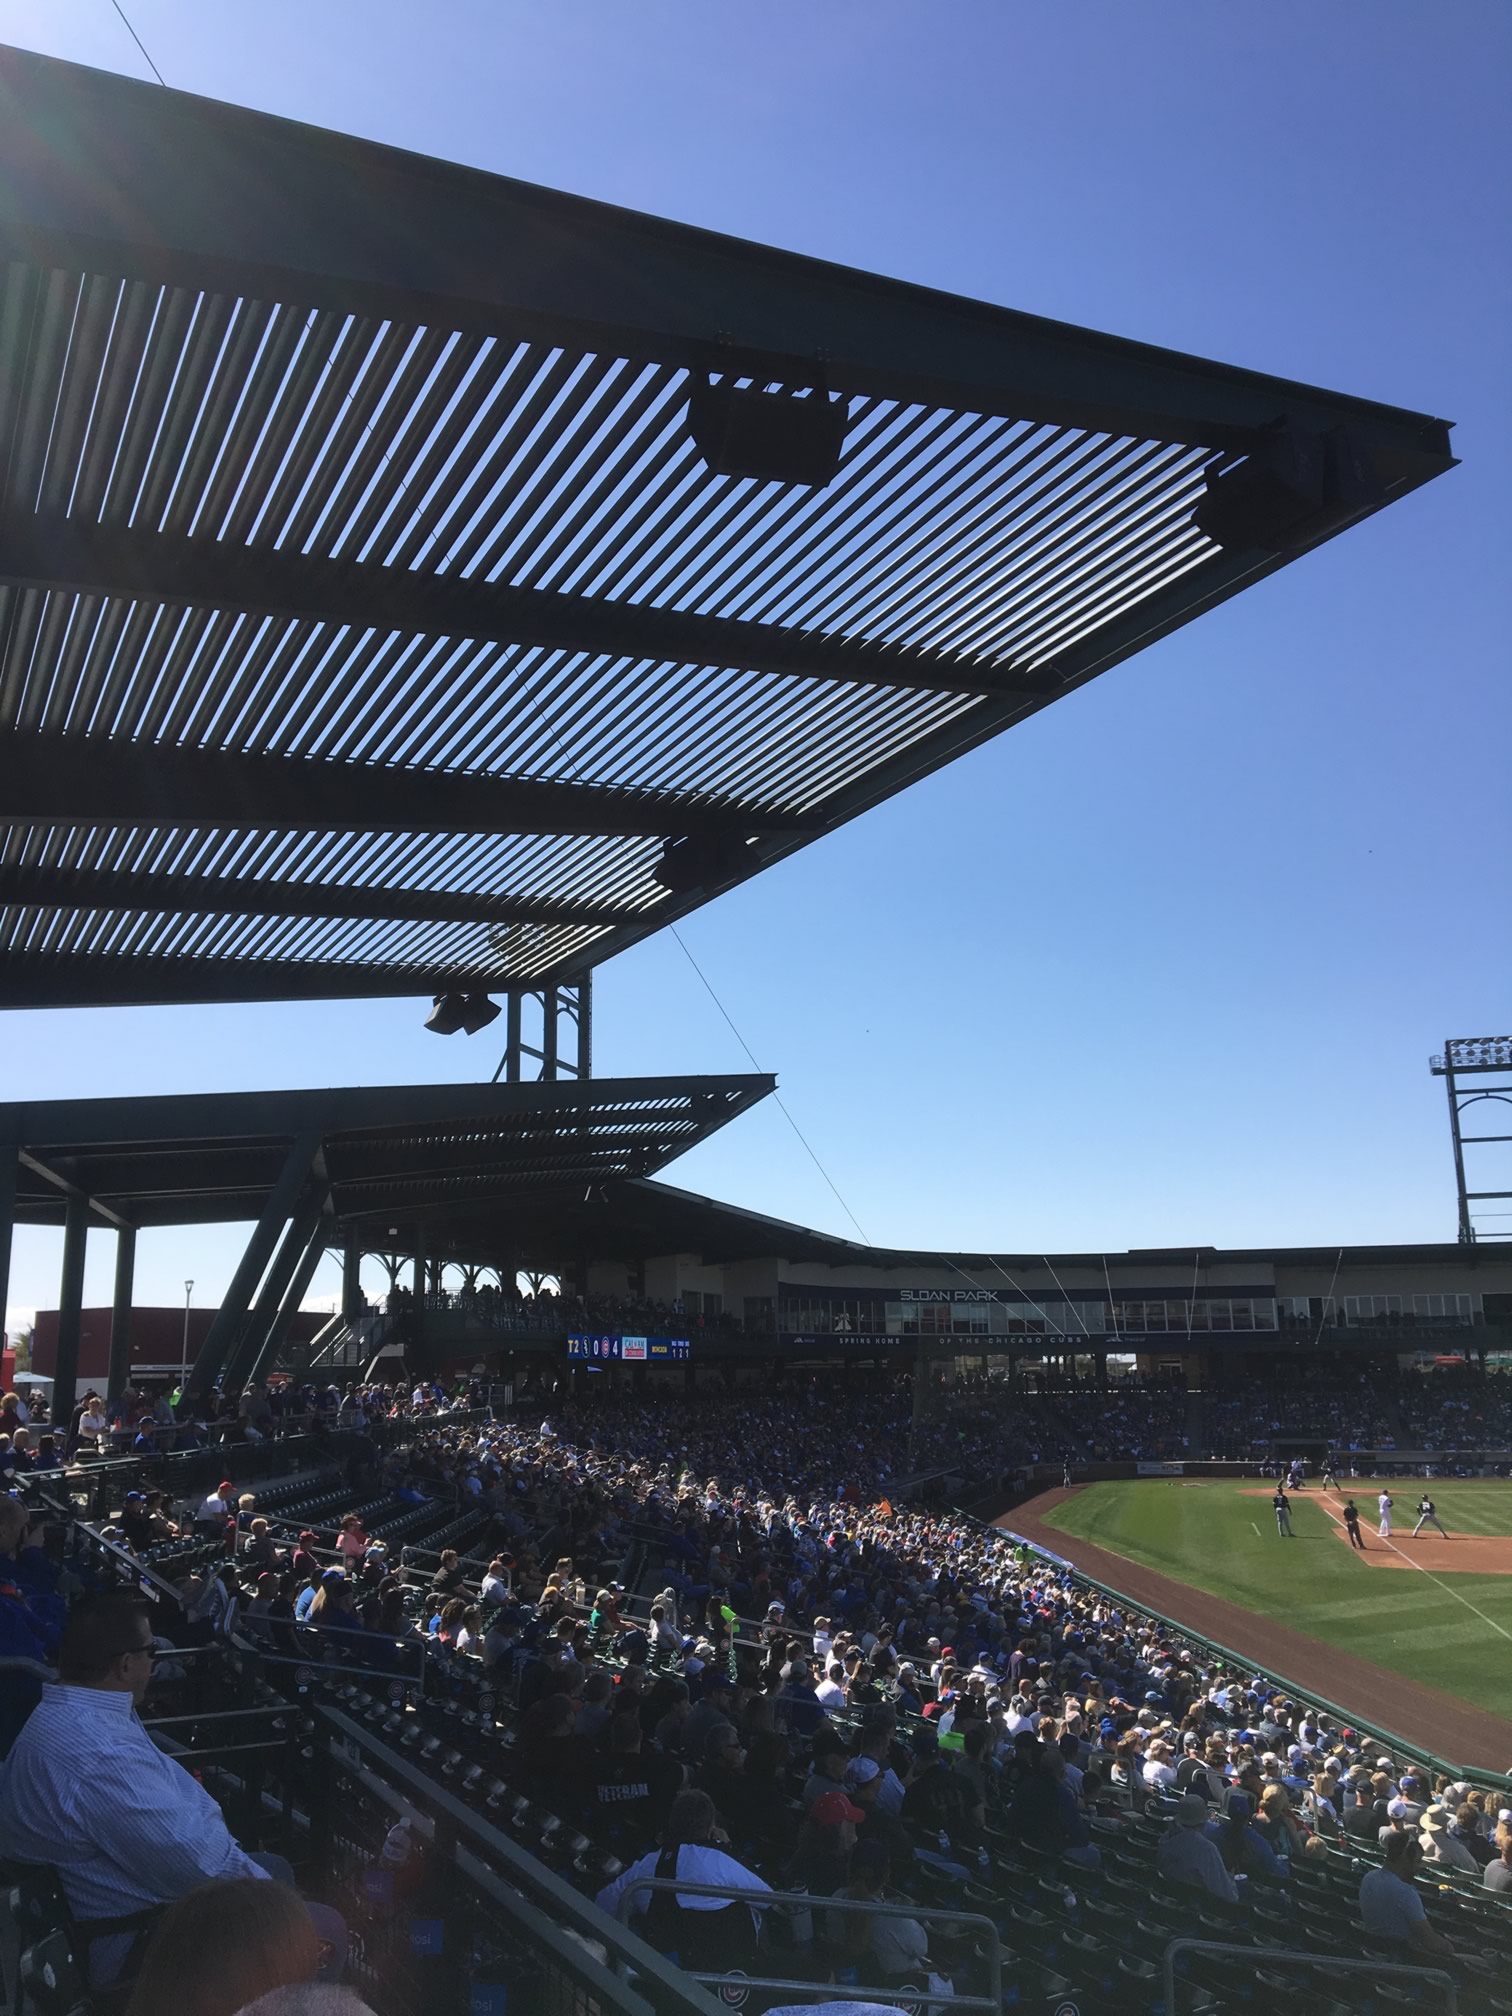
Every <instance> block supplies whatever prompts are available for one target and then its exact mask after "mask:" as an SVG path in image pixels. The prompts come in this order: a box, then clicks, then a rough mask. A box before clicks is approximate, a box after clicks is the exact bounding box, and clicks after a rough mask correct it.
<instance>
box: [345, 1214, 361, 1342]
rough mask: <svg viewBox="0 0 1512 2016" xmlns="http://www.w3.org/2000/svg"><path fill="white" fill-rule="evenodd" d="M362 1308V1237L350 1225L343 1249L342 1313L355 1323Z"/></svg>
mask: <svg viewBox="0 0 1512 2016" xmlns="http://www.w3.org/2000/svg"><path fill="white" fill-rule="evenodd" d="M361 1310H362V1238H361V1235H360V1234H359V1232H358V1230H357V1228H356V1226H355V1225H349V1226H348V1227H347V1231H346V1237H345V1239H344V1241H343V1243H342V1249H341V1313H342V1315H343V1316H344V1317H345V1318H346V1320H347V1322H348V1323H355V1322H356V1320H357V1318H358V1315H359V1314H360V1313H361Z"/></svg>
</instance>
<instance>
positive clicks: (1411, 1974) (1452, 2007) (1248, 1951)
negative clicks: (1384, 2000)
mask: <svg viewBox="0 0 1512 2016" xmlns="http://www.w3.org/2000/svg"><path fill="white" fill-rule="evenodd" d="M1182 1953H1206V1954H1209V1955H1210V1956H1212V1957H1214V1958H1222V1959H1226V1960H1238V1961H1241V1962H1242V1963H1243V1964H1244V1965H1245V1967H1247V1968H1248V1969H1249V1970H1251V1971H1253V1970H1254V1969H1255V1968H1256V1967H1258V1966H1265V1967H1301V1968H1304V1969H1307V1970H1311V1971H1314V1972H1317V1973H1322V1974H1366V1975H1369V1976H1370V1978H1371V1979H1372V1980H1376V1981H1379V1980H1381V1979H1383V1978H1387V1977H1389V1978H1390V1979H1391V1980H1393V1981H1423V1982H1426V1983H1427V1984H1428V1985H1429V1986H1430V1987H1434V1988H1442V1989H1443V1991H1444V2008H1445V2010H1446V2012H1447V2016H1456V2012H1457V2010H1458V2008H1459V1997H1458V1994H1457V1992H1456V1989H1455V1985H1454V1981H1453V1979H1452V1978H1451V1976H1449V1975H1448V1974H1446V1973H1445V1972H1444V1970H1443V1969H1442V1968H1441V1967H1411V1966H1408V1965H1407V1964H1406V1963H1405V1962H1398V1961H1395V1960H1339V1959H1335V1958H1334V1956H1333V1955H1332V1954H1327V1953H1288V1952H1284V1951H1282V1950H1281V1949H1280V1948H1278V1947H1274V1946H1267V1947H1265V1948H1264V1950H1263V1951H1259V1950H1257V1949H1256V1948H1255V1947H1253V1946H1229V1945H1225V1944H1224V1943H1223V1942H1222V1941H1221V1940H1216V1939H1173V1940H1172V1941H1171V1943H1170V1945H1169V1946H1167V1948H1166V1949H1165V1956H1164V1958H1163V1959H1162V1961H1161V1963H1160V1971H1161V1987H1162V1991H1163V1992H1162V2000H1161V2007H1162V2009H1163V2011H1164V2016H1176V1999H1175V1998H1176V1960H1177V1956H1178V1955H1179V1954H1182Z"/></svg>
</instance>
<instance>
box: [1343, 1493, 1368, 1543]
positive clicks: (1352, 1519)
mask: <svg viewBox="0 0 1512 2016" xmlns="http://www.w3.org/2000/svg"><path fill="white" fill-rule="evenodd" d="M1344 1530H1345V1532H1346V1533H1348V1535H1349V1544H1350V1546H1351V1547H1358V1548H1359V1550H1360V1552H1361V1553H1362V1554H1363V1553H1364V1552H1365V1542H1364V1541H1363V1540H1362V1539H1361V1538H1360V1511H1359V1507H1358V1506H1357V1505H1356V1504H1355V1501H1354V1500H1353V1498H1348V1499H1346V1500H1345V1502H1344Z"/></svg>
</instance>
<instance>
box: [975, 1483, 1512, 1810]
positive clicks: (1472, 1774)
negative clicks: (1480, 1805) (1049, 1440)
mask: <svg viewBox="0 0 1512 2016" xmlns="http://www.w3.org/2000/svg"><path fill="white" fill-rule="evenodd" d="M956 1509H957V1513H958V1516H959V1517H960V1518H962V1519H966V1520H969V1521H970V1523H971V1524H972V1525H973V1526H977V1527H980V1528H981V1529H982V1530H983V1531H985V1532H987V1533H990V1534H992V1535H993V1536H994V1537H995V1538H996V1539H997V1540H998V1541H999V1542H1000V1543H1001V1544H1003V1545H1005V1546H1013V1547H1027V1548H1028V1549H1029V1551H1030V1553H1031V1554H1034V1555H1037V1556H1038V1557H1039V1559H1040V1560H1041V1561H1045V1562H1048V1563H1049V1564H1050V1566H1051V1567H1052V1568H1054V1569H1055V1570H1056V1571H1057V1572H1058V1573H1060V1574H1066V1573H1069V1574H1071V1575H1074V1576H1075V1577H1076V1580H1077V1581H1078V1582H1079V1583H1081V1584H1082V1585H1083V1586H1084V1587H1085V1588H1088V1589H1095V1590H1097V1592H1098V1594H1099V1595H1102V1596H1107V1597H1111V1599H1112V1600H1113V1601H1114V1602H1115V1603H1117V1604H1119V1605H1120V1606H1121V1607H1122V1608H1123V1609H1125V1610H1133V1611H1137V1612H1138V1614H1139V1615H1140V1616H1141V1617H1148V1618H1150V1619H1152V1620H1153V1621H1154V1622H1155V1623H1157V1624H1164V1625H1165V1627H1166V1628H1167V1630H1169V1631H1172V1632H1174V1633H1175V1635H1176V1636H1177V1637H1178V1638H1182V1639H1185V1640H1186V1642H1187V1643H1188V1644H1191V1645H1196V1646H1200V1647H1203V1648H1205V1649H1206V1650H1207V1651H1208V1652H1210V1653H1214V1654H1216V1655H1217V1656H1218V1657H1219V1658H1220V1659H1222V1660H1223V1661H1224V1662H1225V1664H1227V1665H1230V1666H1235V1667H1238V1668H1240V1669H1241V1670H1242V1671H1244V1672H1247V1673H1258V1674H1260V1675H1261V1676H1262V1677H1263V1678H1264V1679H1265V1680H1267V1681H1269V1682H1270V1683H1271V1685H1272V1686H1274V1687H1276V1688H1279V1689H1280V1690H1281V1691H1283V1692H1284V1693H1286V1694H1288V1695H1290V1696H1291V1697H1292V1698H1293V1699H1294V1700H1298V1701H1306V1702H1307V1703H1309V1704H1310V1706H1312V1707H1313V1708H1314V1709H1317V1710H1319V1711H1320V1712H1321V1713H1323V1714H1325V1715H1331V1716H1333V1717H1334V1719H1335V1720H1336V1721H1338V1722H1340V1723H1342V1724H1343V1725H1344V1726H1345V1727H1347V1728H1350V1729H1355V1730H1358V1731H1359V1732H1360V1733H1361V1734H1363V1735H1365V1736H1368V1737H1369V1738H1370V1739H1371V1741H1372V1742H1374V1743H1378V1744H1380V1745H1381V1746H1382V1747H1383V1748H1385V1749H1388V1750H1390V1751H1392V1752H1394V1753H1395V1754H1396V1755H1398V1756H1400V1757H1407V1758H1411V1759H1412V1761H1413V1762H1414V1763H1417V1764H1421V1765H1422V1766H1423V1767H1424V1768H1425V1769H1426V1770H1428V1771H1430V1772H1437V1773H1442V1774H1443V1775H1444V1776H1445V1777H1447V1778H1451V1779H1454V1780H1456V1781H1458V1780H1464V1781H1466V1782H1467V1783H1469V1784H1472V1785H1480V1786H1482V1787H1484V1788H1486V1789H1487V1790H1491V1791H1495V1792H1496V1793H1497V1794H1498V1797H1500V1796H1501V1795H1503V1794H1504V1793H1505V1792H1506V1789H1507V1781H1506V1779H1505V1778H1499V1777H1498V1776H1497V1774H1496V1773H1495V1772H1494V1771H1490V1770H1487V1769H1485V1768H1484V1767H1482V1766H1475V1765H1472V1766H1469V1767H1466V1766H1465V1765H1463V1764H1455V1763H1452V1762H1450V1761H1449V1760H1448V1759H1447V1758H1444V1757H1437V1756H1435V1755H1434V1754H1433V1752H1432V1751H1431V1750H1425V1749H1423V1747H1422V1746H1421V1745H1420V1744H1417V1743H1413V1742H1410V1741H1409V1740H1408V1739H1407V1738H1406V1737H1405V1736H1399V1735H1397V1734H1396V1732H1395V1731H1393V1730H1390V1729H1383V1728H1381V1727H1380V1725H1379V1724H1378V1723H1374V1722H1367V1721H1365V1720H1364V1719H1363V1717H1361V1716H1359V1715H1357V1714H1356V1713H1355V1712H1354V1710H1353V1709H1351V1708H1343V1707H1341V1706H1340V1705H1339V1703H1338V1702H1337V1701H1330V1700H1328V1699H1327V1698H1326V1696H1324V1695H1322V1694H1320V1693H1319V1692H1318V1691H1317V1689H1316V1688H1314V1687H1306V1686H1303V1685H1302V1684H1301V1683H1300V1682H1299V1681H1296V1680H1293V1679H1291V1678H1290V1677H1289V1676H1288V1675H1287V1674H1285V1673H1280V1672H1277V1671H1276V1670H1275V1668H1274V1667H1270V1666H1264V1665H1262V1664H1261V1663H1260V1661H1259V1660H1258V1659H1255V1658H1253V1657H1251V1656H1250V1654H1249V1653H1247V1652H1236V1651H1235V1650H1234V1649H1233V1647H1232V1646H1231V1645H1224V1644H1221V1643H1220V1642H1219V1641H1218V1639H1216V1638H1209V1637H1207V1636H1206V1635H1205V1634H1204V1633H1203V1632H1201V1631H1198V1630H1194V1628H1193V1627H1192V1626H1191V1625H1190V1624H1184V1623H1183V1622H1182V1621H1181V1619H1180V1618H1179V1617H1168V1616H1167V1615H1166V1614H1165V1612H1164V1611H1163V1610H1155V1609H1153V1608H1152V1607H1151V1606H1150V1605H1149V1604H1148V1603H1140V1602H1137V1601H1136V1600H1135V1598H1134V1597H1132V1596H1130V1595H1129V1593H1128V1592H1127V1590H1124V1589H1115V1588H1114V1587H1113V1585H1112V1584H1111V1583H1109V1582H1099V1581H1098V1579H1097V1577H1096V1576H1095V1575H1088V1574H1087V1573H1086V1572H1085V1571H1084V1570H1083V1569H1081V1568H1078V1567H1077V1566H1076V1564H1075V1562H1073V1561H1063V1560H1062V1559H1061V1558H1060V1557H1059V1556H1058V1555H1055V1554H1052V1553H1051V1552H1050V1550H1049V1549H1048V1548H1047V1547H1041V1546H1039V1545H1038V1544H1037V1543H1036V1542H1035V1541H1033V1540H1026V1539H1025V1538H1024V1536H1023V1535H1022V1534H1020V1533H1014V1532H1013V1531H1011V1530H1010V1529H1008V1528H1005V1527H1001V1526H992V1525H989V1524H988V1522H987V1521H986V1520H983V1519H979V1518H977V1517H976V1515H975V1514H974V1513H971V1512H965V1511H961V1510H960V1508H959V1507H957V1508H956Z"/></svg>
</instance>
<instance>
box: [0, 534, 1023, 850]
mask: <svg viewBox="0 0 1512 2016" xmlns="http://www.w3.org/2000/svg"><path fill="white" fill-rule="evenodd" d="M0 581H4V582H8V583H10V584H12V585H13V586H15V587H24V588H53V589H60V590H62V591H63V592H65V593H68V594H75V593H78V594H84V593H89V594H99V595H113V596H118V597H119V598H120V599H121V600H123V601H138V600H141V601H152V602H159V603H162V604H164V605H165V606H166V607H168V608H181V609H190V608H208V609H219V610H224V611H226V612H227V613H231V614H238V615H246V616H253V617H263V616H274V617H282V618H285V619H290V620H293V621H296V622H315V623H334V624H341V625H344V626H347V627H350V628H352V629H354V630H356V631H358V632H361V631H364V630H378V631H386V630H395V631H400V632H402V633H403V634H404V635H406V636H423V637H436V638H467V639H470V640H472V641H475V642H480V643H482V642H492V643H495V644H517V645H520V646H522V647H525V648H540V649H544V650H549V651H576V652H582V653H584V654H586V655H588V656H590V657H598V656H601V655H606V656H609V657H615V658H625V659H627V660H629V661H631V662H636V661H640V660H645V661H648V662H650V663H653V664H664V665H698V666H712V667H718V668H720V669H722V670H728V671H735V672H744V671H755V672H776V673H782V674H785V675H787V676H788V677H789V678H794V679H828V680H838V681H840V682H841V683H842V684H846V685H862V686H901V687H906V688H908V689H909V690H911V691H915V692H930V693H967V694H971V693H996V692H1005V691H1022V692H1041V691H1043V690H1044V688H1043V686H1042V685H1041V684H1040V682H1038V681H1035V680H1029V681H1027V682H1025V681H1024V680H1022V679H1021V678H1020V676H1019V675H1018V674H1017V673H1016V672H1015V671H1014V669H1013V668H1012V667H1011V666H1006V665H997V664H994V663H992V662H991V661H990V660H983V661H981V662H977V661H974V660H971V659H967V658H949V657H944V656H941V655H939V654H937V653H933V652H922V651H904V650H900V649H898V648H897V647H896V646H893V645H887V644H880V643H869V642H866V641H864V640H862V639H854V640H852V639H848V638H843V637H838V638H828V637H825V636H823V635H822V634H820V633H817V632H814V631H807V630H787V629H783V628H781V627H780V626H779V625H777V624H774V623H753V622H746V621H737V620H735V619H734V618H732V617H726V616H694V615H686V614H682V613H679V612H677V611H671V610H665V609H658V608H655V607H653V606H652V605H650V604H649V603H637V602H622V601H614V600H610V599H608V598H606V597H601V596H593V597H587V598H584V597H579V596H576V595H562V594H558V593H557V592H556V591H555V590H553V589H545V588H510V587H506V586H503V585H501V584H490V583H488V582H485V581H477V580H471V579H467V578H465V577H463V576H460V575H452V574H424V573H416V572H415V571H413V570H412V569H410V568H408V567H384V566H381V565H378V564H375V563H374V562H371V561H348V560H320V559H310V558H306V557H305V556H304V555H303V554H299V553H292V552H289V551H288V550H287V549H284V548H278V547H271V546H261V547H258V548H256V549H255V550H249V549H246V548H241V549H235V550H233V549H231V548H228V547H226V546H224V545H222V544H221V543H220V542H219V541H218V540H215V539H184V538H179V537H175V536H173V535H171V534H168V533H164V532H158V531H152V530H121V529H111V530H105V529H104V528H102V527H100V526H98V525H88V524H84V523H83V522H81V521H80V520H78V519H74V518H59V517H50V518H43V517H37V516H33V515H32V514H31V513H29V512H28V513H21V512H14V511H12V512H7V513H4V514H3V515H0ZM542 788H549V787H542ZM577 788H578V790H579V792H580V793H581V791H582V790H583V789H585V788H587V789H591V788H592V787H582V786H580V787H577ZM627 795H629V794H627ZM527 830H528V829H527Z"/></svg>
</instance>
